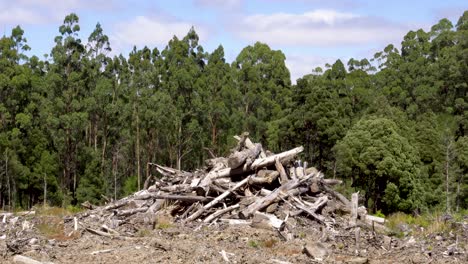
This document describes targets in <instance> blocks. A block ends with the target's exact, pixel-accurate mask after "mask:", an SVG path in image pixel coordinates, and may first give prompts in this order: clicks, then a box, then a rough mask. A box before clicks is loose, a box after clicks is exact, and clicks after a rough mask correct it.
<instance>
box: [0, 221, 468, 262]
mask: <svg viewBox="0 0 468 264" xmlns="http://www.w3.org/2000/svg"><path fill="white" fill-rule="evenodd" d="M27 219H28V224H27V225H30V226H26V227H25V226H24V225H25V224H24V221H23V222H22V221H20V220H18V221H17V222H16V223H14V224H15V225H13V226H12V225H11V223H10V225H9V228H8V229H4V228H3V229H2V228H1V227H2V223H1V222H0V231H1V232H0V253H1V254H0V263H21V262H18V261H17V262H14V256H15V255H22V256H27V257H30V258H32V259H34V260H36V261H40V263H113V264H117V263H141V264H143V263H468V257H467V254H466V252H468V248H467V247H468V243H467V237H468V231H467V229H466V228H465V226H464V227H463V228H462V229H459V230H460V232H458V233H457V234H455V233H449V234H444V235H437V234H433V235H430V236H427V237H419V238H418V239H415V238H413V237H412V236H406V237H404V238H402V239H398V238H395V237H389V236H386V235H383V234H378V233H375V232H372V231H371V230H366V229H365V228H362V229H361V232H360V234H359V237H358V241H359V242H358V244H356V234H355V231H354V230H346V228H337V229H334V230H329V229H327V228H325V227H323V226H321V225H320V224H318V223H316V222H314V221H312V220H310V219H308V218H305V217H304V218H302V217H301V218H296V219H292V218H291V219H290V220H289V221H288V222H287V224H288V225H289V228H288V229H289V230H292V231H291V232H288V233H287V234H286V235H285V234H282V233H279V232H278V231H275V230H267V229H262V228H254V227H251V226H239V225H237V226H236V225H227V224H217V223H215V224H212V225H210V226H206V225H203V226H202V225H200V224H199V223H197V222H194V223H191V224H190V225H189V226H183V225H182V224H178V223H167V224H165V225H161V226H158V227H156V228H155V229H152V228H148V227H147V226H145V227H143V226H140V227H138V226H137V227H133V228H136V229H137V230H133V231H134V232H132V233H133V234H132V235H131V236H130V235H129V236H119V237H104V236H99V235H95V234H91V233H90V232H88V231H85V230H80V231H78V232H73V228H71V227H69V226H67V225H65V227H64V226H63V221H59V222H58V225H59V228H62V231H63V232H62V233H65V234H67V233H68V232H69V230H72V231H71V232H69V233H68V234H67V235H62V236H60V235H53V233H52V232H49V234H47V232H48V230H44V228H43V227H44V223H47V224H48V225H47V226H49V227H50V226H54V221H56V220H57V218H54V217H52V218H44V217H42V218H40V217H37V216H31V217H29V218H27ZM60 223H62V224H60ZM60 225H62V226H60ZM3 227H6V225H5V223H3ZM139 228H140V229H139ZM67 229H69V230H67ZM49 231H50V230H49ZM2 232H3V233H5V235H4V234H2ZM44 233H46V234H45V235H44ZM129 234H130V233H129ZM311 252H312V254H313V255H314V256H311Z"/></svg>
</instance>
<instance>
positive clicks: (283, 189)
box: [239, 174, 313, 219]
mask: <svg viewBox="0 0 468 264" xmlns="http://www.w3.org/2000/svg"><path fill="white" fill-rule="evenodd" d="M312 176H313V175H312V174H310V175H307V176H306V177H304V179H303V180H299V179H295V180H290V181H288V182H287V183H285V184H283V185H281V186H280V187H279V188H277V189H276V190H274V191H273V192H271V193H270V194H268V195H267V196H265V197H262V198H260V199H258V200H257V201H255V202H254V203H253V204H251V205H249V206H248V207H247V208H245V209H244V210H242V211H241V212H239V217H240V218H243V219H246V218H249V217H250V216H251V215H253V214H254V213H255V212H256V211H259V210H262V209H263V208H265V207H267V206H269V205H270V204H272V203H273V202H275V201H276V200H277V199H279V198H284V197H287V196H288V195H289V193H288V192H289V191H290V190H292V189H295V188H296V187H298V186H299V184H301V183H302V182H304V181H306V180H307V179H309V178H310V177H312Z"/></svg>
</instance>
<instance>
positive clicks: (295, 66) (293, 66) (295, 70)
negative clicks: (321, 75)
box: [286, 54, 338, 83]
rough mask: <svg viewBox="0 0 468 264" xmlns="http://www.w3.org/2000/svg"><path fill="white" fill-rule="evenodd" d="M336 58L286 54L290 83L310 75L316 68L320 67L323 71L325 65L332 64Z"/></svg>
mask: <svg viewBox="0 0 468 264" xmlns="http://www.w3.org/2000/svg"><path fill="white" fill-rule="evenodd" d="M337 59H338V58H335V57H323V56H314V55H304V54H300V55H299V54H286V66H287V67H288V69H289V71H290V72H291V81H292V82H293V83H296V80H297V79H299V78H302V77H303V76H304V75H306V74H310V73H312V70H314V69H315V68H316V67H321V68H322V69H323V70H325V67H324V66H325V64H326V63H330V64H333V63H334V62H335V61H336V60H337Z"/></svg>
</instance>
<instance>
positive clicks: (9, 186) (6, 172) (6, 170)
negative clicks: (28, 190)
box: [5, 149, 11, 210]
mask: <svg viewBox="0 0 468 264" xmlns="http://www.w3.org/2000/svg"><path fill="white" fill-rule="evenodd" d="M7 151H8V149H6V150H5V177H6V179H7V186H8V210H10V209H11V184H10V177H9V176H8V152H7Z"/></svg>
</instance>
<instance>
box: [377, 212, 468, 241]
mask: <svg viewBox="0 0 468 264" xmlns="http://www.w3.org/2000/svg"><path fill="white" fill-rule="evenodd" d="M466 215H467V211H466V210H465V211H461V212H459V213H456V214H454V215H453V216H452V217H453V220H451V221H461V220H462V219H463V217H464V216H466ZM443 216H444V213H443V212H440V211H436V212H432V213H425V214H422V215H418V216H413V215H409V214H405V213H401V212H398V213H394V214H392V215H390V216H388V217H387V218H386V221H385V225H386V227H387V228H388V229H389V230H390V232H389V235H395V236H397V237H404V236H406V235H413V236H417V237H427V236H431V235H447V234H448V233H449V232H450V231H454V232H456V231H457V230H454V229H455V227H453V225H452V224H451V221H448V220H446V219H445V218H444V217H443Z"/></svg>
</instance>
